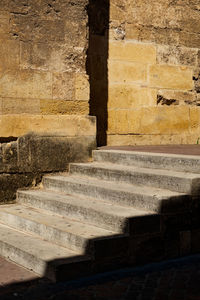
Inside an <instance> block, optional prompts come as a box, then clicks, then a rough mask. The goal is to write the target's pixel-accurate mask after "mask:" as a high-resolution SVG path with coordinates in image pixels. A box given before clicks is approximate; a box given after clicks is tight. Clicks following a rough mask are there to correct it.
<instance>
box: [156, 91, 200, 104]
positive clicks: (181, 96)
mask: <svg viewBox="0 0 200 300" xmlns="http://www.w3.org/2000/svg"><path fill="white" fill-rule="evenodd" d="M157 103H158V105H197V104H198V101H197V95H196V93H195V92H183V91H174V90H165V89H160V90H158V99H157Z"/></svg>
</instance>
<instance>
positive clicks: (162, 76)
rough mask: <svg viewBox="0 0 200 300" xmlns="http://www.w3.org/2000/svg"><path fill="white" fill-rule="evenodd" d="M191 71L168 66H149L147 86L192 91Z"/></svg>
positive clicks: (185, 68)
mask: <svg viewBox="0 0 200 300" xmlns="http://www.w3.org/2000/svg"><path fill="white" fill-rule="evenodd" d="M192 77H193V72H192V69H190V68H187V67H179V66H177V67H176V66H169V65H151V66H150V68H149V84H150V86H151V87H158V88H168V89H177V90H178V89H179V90H192V89H193V88H194V83H193V80H192Z"/></svg>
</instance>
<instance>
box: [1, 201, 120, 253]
mask: <svg viewBox="0 0 200 300" xmlns="http://www.w3.org/2000/svg"><path fill="white" fill-rule="evenodd" d="M0 222H2V223H4V224H6V225H7V226H10V227H12V228H16V229H18V230H20V231H23V232H27V233H30V234H34V235H36V236H38V237H41V238H43V239H45V240H47V241H49V242H52V243H55V244H57V245H60V246H62V247H66V248H68V249H70V250H74V251H81V252H80V253H87V254H90V255H93V256H95V250H96V247H98V243H103V240H105V239H111V238H112V240H113V239H120V240H121V241H122V238H123V237H124V235H120V234H116V232H111V231H108V230H105V229H100V228H98V227H94V226H91V225H88V224H84V223H82V222H79V223H78V222H77V221H74V220H70V219H67V218H63V217H60V216H58V215H51V214H45V213H44V211H41V210H38V209H34V208H31V207H26V206H25V205H6V206H1V210H0ZM69 226H70V227H69ZM106 243H107V244H108V241H107V242H106ZM105 250H106V249H105ZM104 254H105V256H106V252H105V253H104Z"/></svg>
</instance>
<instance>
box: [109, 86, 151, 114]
mask: <svg viewBox="0 0 200 300" xmlns="http://www.w3.org/2000/svg"><path fill="white" fill-rule="evenodd" d="M156 102H157V90H155V89H150V88H145V87H141V86H137V85H134V84H124V83H122V84H119V83H112V84H110V85H109V89H108V108H110V109H111V108H112V109H114V108H116V109H135V108H138V107H143V106H156Z"/></svg>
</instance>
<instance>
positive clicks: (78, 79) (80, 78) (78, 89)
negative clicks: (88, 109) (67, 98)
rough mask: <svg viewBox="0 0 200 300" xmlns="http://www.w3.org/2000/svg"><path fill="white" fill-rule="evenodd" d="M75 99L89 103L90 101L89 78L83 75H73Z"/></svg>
mask: <svg viewBox="0 0 200 300" xmlns="http://www.w3.org/2000/svg"><path fill="white" fill-rule="evenodd" d="M75 99H76V100H82V101H83V100H84V101H89V99H90V86H89V78H88V76H87V75H85V74H80V73H78V74H76V75H75Z"/></svg>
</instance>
